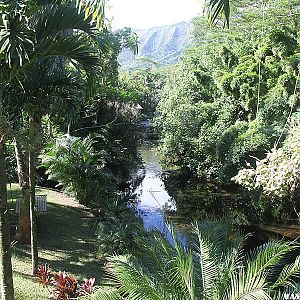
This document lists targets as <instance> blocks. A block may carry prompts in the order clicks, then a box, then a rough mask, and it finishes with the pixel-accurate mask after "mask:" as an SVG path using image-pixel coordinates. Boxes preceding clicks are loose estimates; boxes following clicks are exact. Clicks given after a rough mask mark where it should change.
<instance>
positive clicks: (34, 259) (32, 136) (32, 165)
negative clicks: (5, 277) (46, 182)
mask: <svg viewBox="0 0 300 300" xmlns="http://www.w3.org/2000/svg"><path fill="white" fill-rule="evenodd" d="M35 144H36V133H35V125H34V118H33V117H30V119H29V184H30V224H31V244H30V245H31V263H32V274H34V273H35V271H36V270H37V268H38V244H37V230H36V214H35V210H34V206H35V185H36V183H35V170H36V152H35Z"/></svg>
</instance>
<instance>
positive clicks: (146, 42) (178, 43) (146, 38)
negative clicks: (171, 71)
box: [118, 21, 192, 70]
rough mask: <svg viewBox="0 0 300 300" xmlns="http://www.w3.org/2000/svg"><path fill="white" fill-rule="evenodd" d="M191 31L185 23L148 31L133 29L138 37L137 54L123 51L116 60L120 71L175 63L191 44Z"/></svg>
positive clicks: (153, 28) (126, 50)
mask: <svg viewBox="0 0 300 300" xmlns="http://www.w3.org/2000/svg"><path fill="white" fill-rule="evenodd" d="M191 29H192V24H191V23H190V22H185V21H183V22H180V23H176V24H172V25H164V26H158V27H152V28H149V29H133V32H135V33H136V34H137V36H138V41H139V46H138V48H139V53H138V55H137V56H134V55H133V53H132V52H131V51H130V50H128V49H125V50H123V51H122V52H121V54H120V56H119V59H118V60H119V63H120V65H121V69H123V70H130V69H136V68H140V67H147V66H151V65H156V66H164V65H170V64H174V63H176V62H177V61H178V59H179V57H180V56H181V54H182V52H183V51H184V49H186V48H187V47H188V46H190V45H191V43H192V38H191Z"/></svg>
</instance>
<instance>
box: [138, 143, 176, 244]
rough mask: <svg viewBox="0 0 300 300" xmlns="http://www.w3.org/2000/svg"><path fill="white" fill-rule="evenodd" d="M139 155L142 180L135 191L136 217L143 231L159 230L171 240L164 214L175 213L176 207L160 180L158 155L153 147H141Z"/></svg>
mask: <svg viewBox="0 0 300 300" xmlns="http://www.w3.org/2000/svg"><path fill="white" fill-rule="evenodd" d="M140 154H141V156H142V159H143V163H144V167H143V171H144V179H143V180H142V181H141V183H140V184H139V185H138V187H137V189H136V199H135V200H136V203H135V207H136V212H137V215H138V216H140V217H141V218H142V220H143V222H144V227H145V229H147V230H153V229H156V230H159V231H160V232H162V233H164V235H165V236H167V237H168V239H169V240H171V237H170V233H169V230H168V228H167V227H166V225H165V224H166V219H165V212H166V211H168V212H170V211H171V212H172V211H176V205H175V201H174V200H173V198H172V197H171V196H170V195H169V194H168V192H167V191H166V188H165V185H164V182H163V181H162V179H161V176H162V172H163V170H162V167H161V164H160V161H159V160H160V158H159V155H158V153H157V151H156V148H155V147H153V146H143V147H141V149H140ZM138 173H140V174H141V173H142V171H141V170H139V171H138Z"/></svg>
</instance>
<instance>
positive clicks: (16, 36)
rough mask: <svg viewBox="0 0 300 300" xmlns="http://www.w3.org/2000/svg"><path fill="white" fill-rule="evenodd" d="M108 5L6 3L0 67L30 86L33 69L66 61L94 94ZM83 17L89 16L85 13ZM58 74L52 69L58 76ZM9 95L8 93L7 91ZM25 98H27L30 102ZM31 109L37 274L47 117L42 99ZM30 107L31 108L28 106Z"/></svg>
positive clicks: (0, 31) (0, 34) (1, 25)
mask: <svg viewBox="0 0 300 300" xmlns="http://www.w3.org/2000/svg"><path fill="white" fill-rule="evenodd" d="M104 3H105V1H104V0H103V1H102V0H99V1H77V6H76V5H75V3H74V2H73V1H59V0H57V1H47V0H45V1H38V0H35V1H25V2H24V1H22V2H21V1H20V2H19V1H6V2H5V3H2V4H1V5H0V9H1V16H2V18H1V21H0V22H1V23H0V46H1V62H0V63H1V66H5V68H6V70H7V74H6V75H7V76H6V78H8V79H9V80H10V82H11V80H12V78H17V79H18V82H21V83H24V82H26V78H27V76H28V72H29V70H30V68H31V67H32V66H33V65H35V64H37V63H39V62H40V61H41V60H43V59H45V58H48V57H52V58H53V57H57V58H59V59H61V58H62V57H63V58H64V62H65V64H66V63H72V64H73V65H74V66H75V67H76V68H79V69H81V70H83V72H84V76H86V78H87V82H88V85H89V90H90V91H91V90H92V87H93V82H94V80H95V78H94V76H95V74H96V72H97V66H98V65H99V59H98V49H97V43H95V41H94V34H95V33H96V31H97V30H96V26H95V24H97V27H98V28H100V27H101V26H103V8H104ZM83 11H84V13H83ZM54 71H55V68H54V69H53V72H54ZM4 92H5V90H4ZM25 98H26V97H25ZM35 100H37V102H36V103H29V105H27V108H29V109H28V114H29V184H30V199H31V205H30V216H31V217H30V219H31V248H32V269H33V271H34V270H35V269H36V267H37V264H38V257H37V242H36V231H35V216H34V202H35V169H36V159H37V155H38V150H37V149H38V148H39V144H40V141H41V139H40V137H41V132H40V128H41V126H40V124H41V117H42V115H43V113H41V111H40V106H39V100H41V99H39V98H36V99H35ZM26 104H27V103H26Z"/></svg>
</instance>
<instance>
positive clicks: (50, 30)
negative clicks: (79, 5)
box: [31, 4, 93, 41]
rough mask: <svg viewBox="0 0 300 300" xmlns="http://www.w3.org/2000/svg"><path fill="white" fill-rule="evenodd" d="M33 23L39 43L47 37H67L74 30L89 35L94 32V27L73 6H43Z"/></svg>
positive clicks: (33, 18)
mask: <svg viewBox="0 0 300 300" xmlns="http://www.w3.org/2000/svg"><path fill="white" fill-rule="evenodd" d="M31 22H32V23H33V26H34V28H35V34H36V38H37V40H38V41H39V40H41V39H43V38H45V37H47V36H57V35H58V34H62V35H65V34H66V33H68V32H73V30H76V31H83V32H85V33H87V34H91V33H92V32H93V26H92V25H91V24H90V23H89V22H88V21H87V20H85V19H84V15H83V14H82V13H78V11H77V10H76V8H75V6H72V5H69V6H66V5H53V4H52V5H42V6H40V7H39V8H38V11H37V12H36V13H35V14H34V15H33V17H32V18H31Z"/></svg>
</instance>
